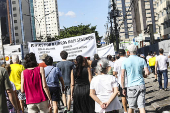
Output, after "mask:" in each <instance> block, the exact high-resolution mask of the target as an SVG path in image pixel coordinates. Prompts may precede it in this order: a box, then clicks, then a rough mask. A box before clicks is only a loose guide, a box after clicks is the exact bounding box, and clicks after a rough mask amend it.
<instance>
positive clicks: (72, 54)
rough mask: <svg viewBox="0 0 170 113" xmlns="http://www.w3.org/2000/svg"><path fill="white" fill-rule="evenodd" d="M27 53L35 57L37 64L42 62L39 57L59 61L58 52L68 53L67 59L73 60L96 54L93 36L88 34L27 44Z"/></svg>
mask: <svg viewBox="0 0 170 113" xmlns="http://www.w3.org/2000/svg"><path fill="white" fill-rule="evenodd" d="M28 49H29V52H33V53H35V55H36V59H37V62H38V63H40V62H42V61H41V60H40V57H41V56H42V55H43V54H45V53H46V54H48V55H50V56H51V57H53V61H61V60H62V59H61V57H60V52H61V51H63V50H65V51H67V52H68V58H67V59H75V58H76V57H77V56H78V55H82V56H84V57H89V56H93V55H94V54H96V53H97V47H96V37H95V34H94V33H92V34H88V35H82V36H76V37H71V38H65V39H60V40H56V41H53V42H28Z"/></svg>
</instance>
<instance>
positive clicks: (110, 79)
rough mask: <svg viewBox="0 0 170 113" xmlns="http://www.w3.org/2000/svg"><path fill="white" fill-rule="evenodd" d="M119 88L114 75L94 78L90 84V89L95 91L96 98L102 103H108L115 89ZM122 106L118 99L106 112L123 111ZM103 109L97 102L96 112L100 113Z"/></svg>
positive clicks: (116, 98)
mask: <svg viewBox="0 0 170 113" xmlns="http://www.w3.org/2000/svg"><path fill="white" fill-rule="evenodd" d="M114 87H118V83H117V80H116V78H115V77H114V76H113V75H97V76H96V77H94V78H93V79H92V81H91V84H90V89H94V90H95V92H96V96H97V97H98V98H99V99H100V101H102V102H107V101H108V100H109V99H110V96H111V95H112V94H113V88H114ZM121 108H122V107H121V104H120V102H119V99H118V97H117V96H116V97H115V99H114V100H113V101H112V102H111V103H110V105H109V106H108V107H107V108H106V109H105V112H108V111H113V110H118V109H121ZM101 110H102V108H101V107H100V105H99V104H98V103H97V102H95V112H100V111H101Z"/></svg>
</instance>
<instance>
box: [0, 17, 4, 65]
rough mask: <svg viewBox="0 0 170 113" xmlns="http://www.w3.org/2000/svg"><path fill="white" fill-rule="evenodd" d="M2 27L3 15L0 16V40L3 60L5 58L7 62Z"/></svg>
mask: <svg viewBox="0 0 170 113" xmlns="http://www.w3.org/2000/svg"><path fill="white" fill-rule="evenodd" d="M1 28H2V27H1V17H0V42H1V48H2V55H3V60H4V63H5V52H4V46H3V40H2V33H1Z"/></svg>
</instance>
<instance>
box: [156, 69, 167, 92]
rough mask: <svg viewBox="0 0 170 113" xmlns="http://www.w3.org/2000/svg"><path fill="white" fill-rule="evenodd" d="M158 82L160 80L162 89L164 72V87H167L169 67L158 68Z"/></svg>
mask: <svg viewBox="0 0 170 113" xmlns="http://www.w3.org/2000/svg"><path fill="white" fill-rule="evenodd" d="M157 74H158V82H159V88H160V89H162V74H163V76H164V89H166V88H167V85H168V75H167V69H166V70H158V71H157Z"/></svg>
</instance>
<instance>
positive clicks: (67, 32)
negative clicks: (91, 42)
mask: <svg viewBox="0 0 170 113" xmlns="http://www.w3.org/2000/svg"><path fill="white" fill-rule="evenodd" d="M90 33H95V35H96V41H97V42H98V41H100V40H101V38H102V36H101V37H100V36H99V34H98V32H97V31H96V26H91V24H88V25H82V24H80V25H78V26H72V27H69V28H66V27H64V30H63V31H60V35H59V36H56V37H55V38H56V39H63V38H69V37H75V36H81V35H86V34H90Z"/></svg>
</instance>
